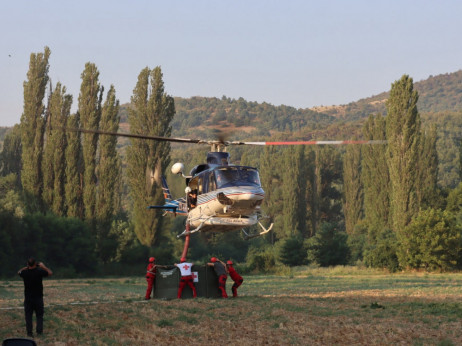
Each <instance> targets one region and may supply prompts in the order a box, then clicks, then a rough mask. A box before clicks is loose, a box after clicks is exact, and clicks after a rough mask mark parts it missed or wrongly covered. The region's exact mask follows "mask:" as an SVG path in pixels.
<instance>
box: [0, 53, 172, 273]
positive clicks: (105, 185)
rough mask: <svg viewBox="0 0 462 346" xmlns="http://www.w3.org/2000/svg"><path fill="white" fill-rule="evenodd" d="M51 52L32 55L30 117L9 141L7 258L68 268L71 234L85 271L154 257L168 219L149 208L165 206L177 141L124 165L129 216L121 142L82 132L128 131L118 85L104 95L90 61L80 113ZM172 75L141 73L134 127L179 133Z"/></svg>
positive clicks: (132, 151) (134, 154)
mask: <svg viewBox="0 0 462 346" xmlns="http://www.w3.org/2000/svg"><path fill="white" fill-rule="evenodd" d="M50 54H51V51H50V49H49V48H48V47H45V49H44V52H40V53H33V54H31V56H30V62H29V70H28V73H27V80H26V81H25V82H24V110H23V114H22V116H21V121H20V124H19V125H16V126H15V127H14V128H13V130H12V131H11V132H10V133H9V134H8V135H7V137H6V138H5V141H4V145H3V150H2V153H1V166H0V169H1V186H2V190H3V191H2V192H4V193H2V198H1V204H0V206H1V208H0V212H1V217H2V219H3V222H2V227H1V230H0V233H1V237H2V238H4V239H5V241H4V242H1V243H0V247H1V248H2V251H1V252H2V253H5V254H8V256H7V257H6V258H5V262H3V261H2V264H5V268H7V267H9V268H10V269H11V267H12V266H13V265H14V266H17V265H18V262H19V263H22V262H23V261H24V258H27V256H31V255H34V256H37V257H39V256H46V257H47V262H49V263H50V265H51V266H54V267H58V268H59V267H63V263H62V261H61V258H60V256H58V255H57V253H58V251H56V246H54V244H57V243H62V242H63V239H70V241H67V242H65V243H63V245H62V247H63V251H64V249H66V252H67V253H68V258H69V259H73V260H71V262H72V263H71V266H74V267H75V268H74V269H75V270H76V271H78V270H82V268H86V271H87V272H88V271H93V270H96V269H97V268H98V266H99V265H101V264H107V263H110V262H114V261H119V260H120V259H121V258H123V256H124V252H130V251H131V250H133V248H137V247H138V248H139V249H140V254H143V256H145V255H146V253H147V251H148V250H149V247H152V246H153V245H155V244H156V241H158V238H159V237H160V236H159V234H160V231H159V229H161V228H162V219H161V217H160V216H161V215H160V214H159V213H157V212H146V205H149V204H155V203H159V201H160V198H161V196H162V190H161V180H160V177H161V175H163V174H164V171H165V167H166V165H167V164H168V158H169V151H170V147H169V144H168V143H146V142H142V141H136V140H134V141H133V143H132V145H131V146H130V148H129V154H128V155H127V161H126V162H125V163H124V164H125V165H126V167H125V171H126V178H125V179H126V180H127V184H128V186H129V191H130V197H131V206H130V212H129V213H127V212H126V210H124V209H123V208H122V201H121V196H122V194H121V191H122V189H123V184H124V181H123V180H124V177H123V176H122V161H121V159H120V156H119V154H118V151H117V138H116V137H111V136H98V135H97V134H94V133H80V132H78V131H76V130H78V129H81V128H83V129H90V130H102V131H109V132H117V131H118V129H119V121H120V120H119V114H118V113H119V101H118V100H117V98H116V90H115V87H114V86H113V85H111V86H110V87H109V90H108V92H107V93H104V87H103V86H102V85H101V84H100V83H99V71H98V69H97V67H96V65H95V64H93V63H91V62H88V63H86V64H85V68H84V70H83V72H82V74H81V80H82V82H81V87H80V93H79V97H78V109H77V112H76V113H75V114H71V106H72V102H73V97H72V95H69V94H67V93H66V87H65V86H64V85H62V84H61V83H59V82H58V83H57V84H56V85H55V86H53V85H52V83H51V81H50V79H49V76H48V72H49V63H48V60H49V57H50ZM162 78H163V76H162V71H161V69H160V67H156V68H154V69H149V68H145V69H143V70H142V71H141V72H140V75H139V77H138V82H137V84H136V86H135V88H134V91H133V96H132V104H133V107H132V108H131V109H130V115H129V122H130V125H131V131H132V132H135V133H143V134H150V135H167V136H168V135H169V134H170V131H171V127H170V122H171V119H172V118H173V115H174V113H175V108H174V102H173V98H172V97H171V96H169V95H167V94H166V93H165V91H164V84H163V80H162ZM143 177H145V178H143ZM128 220H130V222H128ZM37 224H39V225H40V226H37ZM58 230H59V231H58ZM133 233H134V234H136V236H134V234H133ZM77 244H78V245H77ZM77 252H78V253H86V254H87V256H88V257H87V261H88V260H89V259H91V262H92V263H93V264H92V265H87V266H82V263H83V262H82V260H81V256H75V253H77ZM129 256H130V255H129ZM44 260H45V259H44ZM67 262H69V261H66V263H67ZM6 263H9V264H11V265H10V266H6ZM5 274H6V272H3V271H2V272H1V273H0V275H5Z"/></svg>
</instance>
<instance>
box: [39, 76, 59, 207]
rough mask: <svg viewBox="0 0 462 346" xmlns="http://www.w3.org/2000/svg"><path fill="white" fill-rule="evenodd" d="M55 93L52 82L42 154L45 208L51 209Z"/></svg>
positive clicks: (46, 112)
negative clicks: (53, 101) (52, 126)
mask: <svg viewBox="0 0 462 346" xmlns="http://www.w3.org/2000/svg"><path fill="white" fill-rule="evenodd" d="M52 95H53V87H52V86H51V82H50V94H49V96H48V105H47V108H46V111H45V116H44V123H45V131H44V141H43V156H42V181H43V188H42V200H43V203H44V204H45V209H50V207H51V204H52V203H53V180H54V169H53V153H54V151H55V149H56V148H54V146H53V140H52V129H51V119H52V117H51V114H50V111H51V100H52Z"/></svg>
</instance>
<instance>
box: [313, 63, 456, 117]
mask: <svg viewBox="0 0 462 346" xmlns="http://www.w3.org/2000/svg"><path fill="white" fill-rule="evenodd" d="M411 77H412V76H411ZM390 84H391V83H390ZM414 88H415V89H416V90H417V91H418V92H419V102H418V104H417V106H418V109H419V111H420V112H421V113H427V112H442V111H460V110H462V70H459V71H457V72H453V73H446V74H440V75H438V76H430V77H428V78H427V79H426V80H423V81H419V82H415V83H414ZM388 93H389V92H388V91H386V92H383V93H380V94H378V95H375V96H372V97H368V98H364V99H361V100H359V101H356V102H351V103H348V104H347V105H341V106H329V107H317V108H313V109H312V110H314V111H317V112H322V113H323V114H328V115H330V116H333V117H336V118H344V119H349V120H354V119H361V118H365V117H367V116H369V115H370V114H372V113H382V114H385V113H386V109H385V101H386V100H387V98H388Z"/></svg>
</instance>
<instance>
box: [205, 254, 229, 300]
mask: <svg viewBox="0 0 462 346" xmlns="http://www.w3.org/2000/svg"><path fill="white" fill-rule="evenodd" d="M207 265H208V266H209V267H213V269H214V270H215V273H216V274H217V276H218V289H219V290H220V292H221V297H222V298H228V295H227V294H226V279H227V278H228V275H227V274H226V265H225V264H224V263H223V262H222V261H220V260H219V259H218V258H216V257H212V258H211V259H210V262H209V263H207Z"/></svg>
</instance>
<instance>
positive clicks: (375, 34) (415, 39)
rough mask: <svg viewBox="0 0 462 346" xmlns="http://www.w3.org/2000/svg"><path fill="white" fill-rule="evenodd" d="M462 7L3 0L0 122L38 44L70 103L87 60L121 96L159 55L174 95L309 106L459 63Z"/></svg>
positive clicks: (12, 110)
mask: <svg viewBox="0 0 462 346" xmlns="http://www.w3.org/2000/svg"><path fill="white" fill-rule="evenodd" d="M461 16H462V1H458V0H454V1H449V0H439V1H435V0H431V1H430V0H415V1H410V0H409V1H407V0H386V1H374V0H356V1H355V0H317V1H310V0H285V1H283V0H279V1H272V0H245V1H243V0H232V1H224V0H208V1H205V0H190V1H175V0H163V1H157V0H131V1H128V0H126V1H122V0H111V1H106V0H91V1H87V0H78V1H66V0H59V1H58V0H4V1H1V2H0V30H1V33H2V34H1V36H0V53H1V54H0V126H12V125H14V124H16V123H19V121H20V117H21V114H22V111H23V82H24V80H25V79H26V73H27V70H28V63H29V58H30V54H31V53H37V52H43V48H44V47H45V46H48V47H50V49H51V57H50V61H49V62H50V73H49V75H50V77H51V80H52V82H53V85H55V84H56V82H58V81H59V82H61V84H63V85H65V86H66V87H67V91H68V93H70V94H72V95H73V97H74V103H73V111H75V109H76V105H77V100H78V94H79V89H80V82H81V80H80V75H81V73H82V71H83V69H84V66H85V63H86V62H88V61H90V62H93V63H95V64H96V66H97V67H98V69H99V71H100V82H101V84H102V85H103V86H105V90H106V91H107V90H109V86H110V85H111V84H113V85H114V86H115V88H116V92H117V97H118V98H119V100H120V102H121V103H126V102H129V101H130V96H131V94H132V91H133V88H134V87H135V84H136V80H137V77H138V74H139V72H140V71H141V70H142V69H143V68H144V67H146V66H148V67H150V68H154V67H155V66H161V67H162V71H163V73H164V82H165V89H166V92H167V93H168V94H170V95H172V96H181V97H191V96H211V97H213V96H215V97H221V96H223V95H226V96H228V97H231V98H239V97H243V98H244V99H246V100H249V101H257V102H268V103H271V104H274V105H280V104H285V105H289V106H294V107H297V108H307V107H313V106H320V105H339V104H346V103H349V102H351V101H356V100H358V99H361V98H364V97H369V96H372V95H375V94H378V93H380V92H382V91H386V90H389V88H390V85H391V83H392V82H393V81H395V80H397V79H399V78H400V77H401V76H402V75H403V74H409V75H410V76H411V77H413V78H414V81H419V80H422V79H426V78H428V76H429V75H437V74H441V73H447V72H455V71H457V70H459V69H461V68H462V44H461V43H460V40H461V39H460V35H461V33H462V19H461V18H462V17H461Z"/></svg>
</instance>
